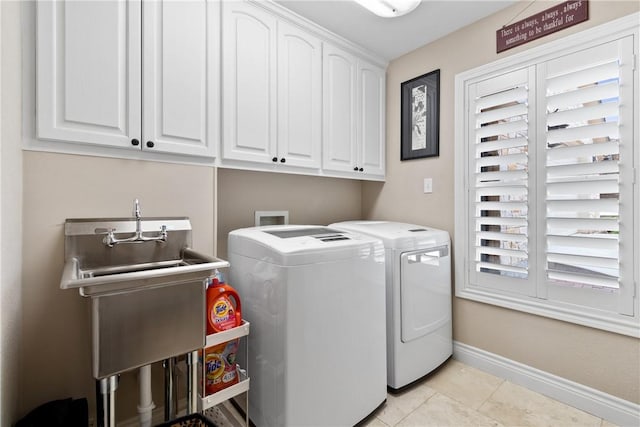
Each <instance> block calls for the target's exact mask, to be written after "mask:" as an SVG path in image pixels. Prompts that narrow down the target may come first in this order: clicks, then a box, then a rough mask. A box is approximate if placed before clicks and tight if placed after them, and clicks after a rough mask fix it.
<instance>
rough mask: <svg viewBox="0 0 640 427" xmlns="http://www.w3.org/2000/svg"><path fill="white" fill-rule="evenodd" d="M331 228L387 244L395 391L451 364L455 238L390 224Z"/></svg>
mask: <svg viewBox="0 0 640 427" xmlns="http://www.w3.org/2000/svg"><path fill="white" fill-rule="evenodd" d="M329 227H331V228H335V229H339V230H347V231H351V232H356V233H363V234H366V235H369V236H373V237H376V238H379V239H381V240H382V241H383V243H384V246H385V254H386V255H385V258H386V283H387V384H388V385H389V387H391V388H392V389H399V388H401V387H404V386H406V385H408V384H410V383H412V382H414V381H416V380H418V379H420V378H421V377H423V376H424V375H426V374H428V373H429V372H431V371H433V370H434V369H435V368H437V367H438V366H440V365H441V364H442V363H443V362H444V361H446V360H447V359H448V358H449V356H451V354H452V351H453V341H452V330H451V254H450V249H449V247H450V239H449V233H447V232H446V231H443V230H436V229H433V228H428V227H423V226H419V225H414V224H404V223H398V222H388V221H346V222H341V223H336V224H331V225H330V226H329Z"/></svg>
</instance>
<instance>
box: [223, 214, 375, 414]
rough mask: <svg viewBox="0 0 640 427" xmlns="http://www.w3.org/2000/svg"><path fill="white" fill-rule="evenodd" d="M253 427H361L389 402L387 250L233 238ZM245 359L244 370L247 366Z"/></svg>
mask: <svg viewBox="0 0 640 427" xmlns="http://www.w3.org/2000/svg"><path fill="white" fill-rule="evenodd" d="M228 258H229V262H230V264H231V268H230V272H229V279H230V280H229V284H231V285H232V286H233V287H235V288H236V289H237V290H238V292H239V294H240V298H241V300H242V315H243V317H244V318H245V319H247V320H248V321H249V322H251V333H250V334H249V337H248V353H249V367H248V371H249V376H250V378H251V386H250V389H249V416H250V418H251V419H252V420H253V422H254V423H255V424H256V425H257V426H260V427H262V426H347V425H355V424H356V423H358V422H359V421H361V420H362V419H364V418H365V417H367V415H369V414H370V413H371V412H373V411H374V410H375V409H376V408H377V407H378V406H380V405H381V404H382V403H383V402H384V401H385V400H386V393H387V387H386V374H385V367H386V343H385V332H386V323H385V322H386V320H385V319H386V314H385V282H384V274H385V273H384V269H385V267H384V248H383V246H382V242H380V240H378V239H374V238H371V237H368V236H363V235H359V234H357V235H356V234H352V233H349V232H340V231H335V230H332V229H330V228H327V227H320V226H294V225H287V226H270V227H255V228H245V229H240V230H234V231H232V232H231V233H229V241H228ZM243 358H244V356H243V355H239V360H244V359H243Z"/></svg>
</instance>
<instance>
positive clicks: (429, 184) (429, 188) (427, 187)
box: [424, 178, 433, 193]
mask: <svg viewBox="0 0 640 427" xmlns="http://www.w3.org/2000/svg"><path fill="white" fill-rule="evenodd" d="M424 192H425V193H432V192H433V180H432V179H431V178H425V179H424Z"/></svg>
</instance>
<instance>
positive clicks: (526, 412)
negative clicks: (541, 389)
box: [363, 359, 613, 427]
mask: <svg viewBox="0 0 640 427" xmlns="http://www.w3.org/2000/svg"><path fill="white" fill-rule="evenodd" d="M395 426H398V427H413V426H415V427H429V426H455V427H461V426H474V427H475V426H518V427H524V426H536V427H546V426H549V427H559V426H562V427H570V426H580V427H582V426H584V427H591V426H593V427H613V425H612V424H610V423H608V422H607V421H604V420H602V419H601V418H598V417H595V416H593V415H590V414H588V413H586V412H584V411H581V410H579V409H576V408H573V407H571V406H567V405H565V404H564V403H560V402H558V401H556V400H553V399H550V398H548V397H546V396H543V395H541V394H539V393H536V392H533V391H531V390H529V389H526V388H524V387H521V386H519V385H516V384H513V383H511V382H509V381H506V380H503V379H501V378H498V377H494V376H493V375H490V374H487V373H485V372H482V371H480V370H478V369H475V368H472V367H470V366H468V365H465V364H463V363H460V362H458V361H456V360H452V359H451V360H449V361H448V362H447V363H446V364H445V365H444V366H442V367H441V368H439V369H438V370H437V371H436V372H435V373H433V374H431V375H429V376H428V377H427V378H425V379H424V380H422V381H421V382H420V383H418V384H416V385H414V386H413V387H411V388H409V389H408V390H406V391H403V392H402V393H399V394H388V396H387V403H386V404H385V405H384V406H383V407H382V408H380V409H379V410H378V411H377V412H376V413H375V414H374V416H372V418H370V419H369V420H368V421H367V422H366V423H365V424H364V426H363V427H395Z"/></svg>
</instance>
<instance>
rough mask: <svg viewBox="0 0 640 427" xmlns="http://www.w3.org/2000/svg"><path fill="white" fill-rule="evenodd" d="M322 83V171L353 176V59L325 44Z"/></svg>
mask: <svg viewBox="0 0 640 427" xmlns="http://www.w3.org/2000/svg"><path fill="white" fill-rule="evenodd" d="M323 83H324V85H323V87H324V88H323V92H324V96H323V127H322V130H323V140H324V141H323V150H324V151H323V156H322V168H323V169H324V170H328V171H337V172H352V171H355V172H357V171H358V165H357V156H358V151H357V148H356V144H357V136H356V131H357V127H356V117H357V112H356V96H357V94H356V88H357V86H356V85H357V82H356V58H355V57H354V56H352V55H350V54H349V53H347V52H345V51H343V50H341V49H338V48H337V47H334V46H332V45H330V44H328V43H325V45H324V55H323Z"/></svg>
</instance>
